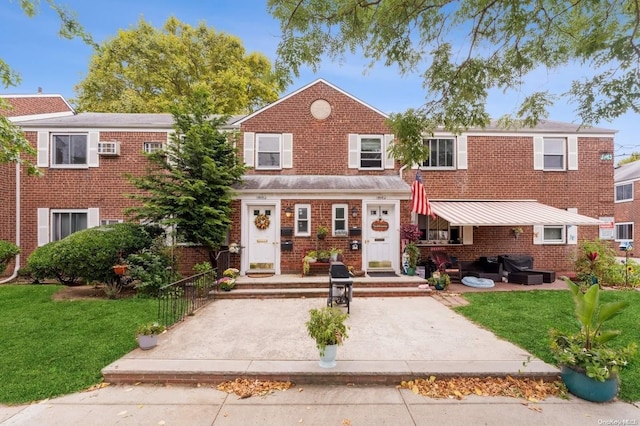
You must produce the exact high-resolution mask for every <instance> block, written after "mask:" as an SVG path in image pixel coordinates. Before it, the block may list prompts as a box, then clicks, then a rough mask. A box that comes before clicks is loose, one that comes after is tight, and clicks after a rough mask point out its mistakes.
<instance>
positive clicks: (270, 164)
mask: <svg viewBox="0 0 640 426" xmlns="http://www.w3.org/2000/svg"><path fill="white" fill-rule="evenodd" d="M256 151H257V157H256V158H257V164H256V168H257V169H262V170H279V169H280V168H281V151H282V143H281V138H280V135H275V134H261V135H256Z"/></svg>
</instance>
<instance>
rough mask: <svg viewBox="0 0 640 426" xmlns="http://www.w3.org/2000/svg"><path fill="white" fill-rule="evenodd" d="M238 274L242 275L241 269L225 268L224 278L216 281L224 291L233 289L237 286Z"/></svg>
mask: <svg viewBox="0 0 640 426" xmlns="http://www.w3.org/2000/svg"><path fill="white" fill-rule="evenodd" d="M238 275H240V271H239V270H238V269H236V268H227V269H225V271H224V272H223V273H222V278H220V279H219V280H218V281H216V283H217V284H218V288H219V289H220V290H222V291H231V290H232V289H233V288H234V287H235V286H236V278H237V277H238Z"/></svg>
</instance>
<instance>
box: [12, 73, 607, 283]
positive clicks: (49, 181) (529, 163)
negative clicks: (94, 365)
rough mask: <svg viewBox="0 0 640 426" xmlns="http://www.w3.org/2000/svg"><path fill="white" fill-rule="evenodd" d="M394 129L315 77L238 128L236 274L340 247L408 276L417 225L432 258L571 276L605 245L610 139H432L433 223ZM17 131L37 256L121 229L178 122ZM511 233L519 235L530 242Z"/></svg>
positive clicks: (545, 127) (555, 132)
mask: <svg viewBox="0 0 640 426" xmlns="http://www.w3.org/2000/svg"><path fill="white" fill-rule="evenodd" d="M386 119H387V116H386V115H385V114H384V113H382V112H380V111H378V110H377V109H375V108H373V107H371V106H369V105H367V104H365V103H363V102H362V101H360V100H358V99H356V98H354V97H353V96H351V95H349V94H348V93H346V92H344V91H342V90H341V89H338V88H337V87H335V86H333V85H331V84H330V83H327V82H326V81H324V80H317V81H315V82H313V83H311V84H309V85H307V86H305V87H303V88H301V89H299V90H297V91H295V92H293V93H291V94H289V95H287V96H285V97H283V98H281V99H280V100H278V101H276V102H274V103H273V104H271V105H269V106H267V107H265V108H262V109H261V110H259V111H256V112H255V113H253V114H250V115H248V116H246V117H236V118H234V119H233V120H231V121H230V123H229V124H230V127H231V128H236V129H239V130H240V132H241V136H240V139H239V141H238V144H239V148H240V151H241V155H243V156H244V160H245V163H246V164H247V165H249V166H250V167H251V168H250V169H249V171H248V172H247V174H246V175H245V178H244V182H243V184H242V185H239V186H238V188H236V192H237V197H236V201H235V202H234V206H235V210H234V218H233V219H234V220H233V222H234V225H233V227H232V229H231V231H230V236H229V242H230V243H237V244H239V245H240V246H241V247H242V250H241V251H240V253H239V254H234V255H232V257H231V261H232V264H233V265H234V266H237V267H239V268H240V270H241V271H242V273H243V274H244V273H248V272H256V273H257V272H272V273H275V274H283V273H299V272H300V268H301V259H302V257H303V256H304V252H305V250H307V249H310V248H320V249H329V248H331V247H335V248H339V249H341V250H342V251H343V257H344V261H345V263H347V264H349V265H352V266H354V267H356V269H364V270H369V271H371V270H376V269H381V270H388V269H391V270H394V271H399V270H400V268H401V265H400V259H401V256H400V252H401V241H400V233H399V229H400V225H401V224H404V223H418V224H419V226H420V228H421V229H422V230H423V237H424V239H423V241H422V242H421V246H422V252H423V256H427V255H428V252H429V251H430V250H433V249H446V250H447V252H448V253H450V254H451V255H454V256H457V257H458V258H459V259H469V260H471V259H475V258H477V257H479V256H497V255H500V254H529V255H532V256H533V257H534V259H535V266H536V267H540V268H550V269H555V270H566V269H570V268H571V266H570V263H569V255H570V254H571V253H572V252H573V251H574V250H575V247H576V245H575V244H576V243H577V242H578V241H579V240H581V239H585V238H588V239H592V238H595V237H596V236H597V235H598V226H597V225H598V224H599V223H600V222H599V221H598V220H596V219H597V218H600V217H608V216H613V195H612V192H611V187H612V186H613V166H612V163H611V161H606V160H601V158H602V157H601V154H602V153H604V152H609V153H610V152H612V151H613V136H614V133H615V132H614V131H612V130H607V129H601V128H590V129H579V130H578V129H577V126H575V125H570V124H566V123H557V122H543V123H541V124H540V125H539V126H538V127H536V128H535V129H525V130H520V131H506V130H501V129H499V128H497V127H489V128H487V129H483V130H470V131H468V132H465V133H464V134H462V135H458V136H455V135H451V134H449V133H445V132H442V133H436V134H435V135H433V137H431V138H429V139H425V140H426V143H429V144H430V147H431V150H432V157H431V159H430V161H429V162H428V163H427V164H425V165H424V167H421V174H422V177H423V180H424V184H425V187H426V191H427V194H428V196H429V198H430V200H431V202H432V203H431V204H432V207H433V210H434V212H435V213H436V214H437V215H438V218H437V219H436V220H433V219H431V218H428V217H425V216H419V217H418V216H416V215H415V214H414V213H412V212H411V211H410V197H411V194H410V185H411V183H412V182H413V180H414V178H415V175H416V170H415V169H409V168H406V167H402V166H401V165H400V164H399V163H398V162H396V161H394V160H393V159H392V158H389V157H388V155H387V154H386V152H387V151H386V149H387V147H388V146H389V144H391V143H392V142H393V135H391V132H390V130H389V128H388V126H387V125H386ZM20 124H21V125H22V126H23V128H24V130H25V132H26V135H27V137H28V138H29V140H30V141H32V143H33V144H34V146H38V147H39V155H38V164H39V165H41V166H42V167H44V169H43V170H44V171H45V174H44V176H43V177H41V178H24V177H23V179H22V183H21V212H22V214H21V221H20V223H21V235H22V237H21V244H20V245H21V246H22V248H23V254H24V255H25V256H26V255H28V254H29V253H30V252H31V251H33V250H34V249H35V247H37V246H38V245H40V244H44V243H46V242H47V241H50V240H51V239H56V238H59V237H60V236H62V235H63V234H65V233H66V232H68V231H72V230H74V229H80V228H82V227H86V226H94V225H97V224H100V223H104V222H108V221H113V220H121V219H123V218H124V216H123V213H122V212H123V209H124V208H125V207H128V206H130V205H131V202H132V201H131V200H129V199H128V198H126V197H124V196H123V194H125V193H128V192H132V191H133V188H132V187H131V186H130V185H129V184H128V183H127V182H126V180H125V179H124V178H123V176H122V175H123V173H124V172H129V173H142V171H143V169H144V164H145V159H144V156H143V155H142V151H143V150H144V149H155V148H157V147H158V146H159V145H160V144H161V143H166V141H167V137H168V132H169V131H170V130H171V117H170V116H169V115H166V114H102V113H85V114H78V115H74V116H70V117H59V118H50V119H44V120H30V121H21V122H20ZM69 144H71V145H73V144H78V147H80V148H81V149H79V150H78V152H79V153H80V155H79V156H78V158H75V157H73V155H72V154H73V152H72V151H71V150H67V151H65V150H64V149H62V152H60V155H58V154H56V155H51V153H52V152H54V151H55V150H56V148H57V147H58V145H59V146H60V147H66V146H71V145H69ZM82 147H85V148H84V149H82ZM58 151H60V149H59V150H58ZM65 152H66V153H67V156H66V157H64V156H63V155H62V154H64V153H65ZM116 153H117V154H116ZM74 162H80V163H81V164H78V165H69V164H68V163H74ZM14 169H15V168H14ZM3 170H5V169H3ZM14 178H15V177H7V176H6V172H5V173H4V174H3V175H0V179H8V180H9V181H11V180H12V179H14ZM2 182H4V180H3V181H2ZM7 195H8V194H7ZM0 223H2V226H3V228H4V227H5V226H10V225H11V224H10V223H7V224H5V223H4V219H0ZM67 224H69V225H71V228H66V229H65V228H64V227H65V226H67ZM74 225H75V228H74V227H73V226H74ZM576 225H580V226H576ZM583 225H584V226H583ZM318 226H326V227H328V228H329V235H328V236H327V238H326V239H325V240H320V241H318V240H317V239H316V231H317V228H318ZM514 227H521V228H522V229H523V231H524V233H523V234H522V235H520V236H519V238H515V237H514V234H513V233H512V231H511V229H512V228H514ZM385 228H386V229H385ZM3 235H6V233H2V232H0V237H3ZM181 269H185V268H181ZM186 270H188V269H186Z"/></svg>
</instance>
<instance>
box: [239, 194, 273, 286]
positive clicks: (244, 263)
mask: <svg viewBox="0 0 640 426" xmlns="http://www.w3.org/2000/svg"><path fill="white" fill-rule="evenodd" d="M250 205H251V206H274V212H273V216H272V221H271V224H270V226H275V230H276V232H275V237H274V240H275V241H274V243H275V244H277V245H278V247H276V249H275V259H274V265H273V266H274V269H275V274H276V275H280V247H279V246H280V221H281V217H280V211H281V210H282V203H281V200H280V199H272V200H271V199H259V200H241V203H240V211H241V214H240V217H241V220H240V245H241V246H242V247H244V248H243V249H242V250H241V251H240V274H242V275H244V271H246V270H248V269H249V245H250V244H249V230H250V229H251V228H250V227H251V226H253V223H252V221H251V219H252V217H253V216H252V215H251V212H250V211H249V206H250Z"/></svg>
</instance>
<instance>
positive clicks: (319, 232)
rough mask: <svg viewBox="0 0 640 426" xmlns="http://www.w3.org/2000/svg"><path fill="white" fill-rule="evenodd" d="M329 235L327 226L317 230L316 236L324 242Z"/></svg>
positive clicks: (319, 227)
mask: <svg viewBox="0 0 640 426" xmlns="http://www.w3.org/2000/svg"><path fill="white" fill-rule="evenodd" d="M328 233H329V228H327V227H326V226H322V225H320V226H318V229H317V230H316V235H317V236H318V239H319V240H324V239H325V237H326V236H327V234H328Z"/></svg>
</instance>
